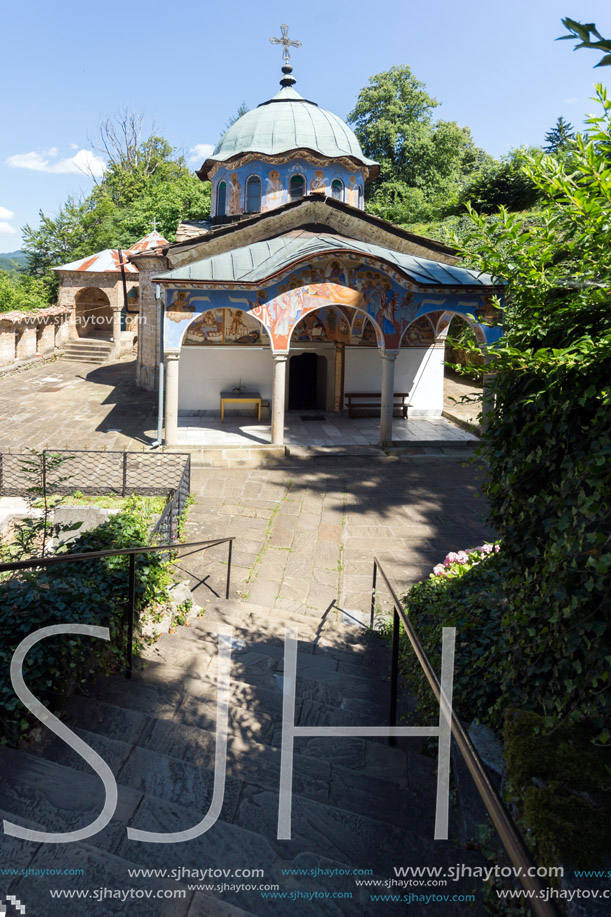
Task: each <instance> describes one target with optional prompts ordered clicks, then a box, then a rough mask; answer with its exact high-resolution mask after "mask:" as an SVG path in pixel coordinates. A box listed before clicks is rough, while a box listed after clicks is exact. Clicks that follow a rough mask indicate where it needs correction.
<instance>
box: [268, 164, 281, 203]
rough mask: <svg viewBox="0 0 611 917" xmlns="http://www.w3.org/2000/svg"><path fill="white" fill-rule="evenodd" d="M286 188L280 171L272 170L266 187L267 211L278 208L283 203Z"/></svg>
mask: <svg viewBox="0 0 611 917" xmlns="http://www.w3.org/2000/svg"><path fill="white" fill-rule="evenodd" d="M283 191H284V188H283V185H282V179H281V178H280V172H279V171H278V169H270V172H269V175H268V176H267V179H266V185H265V209H266V210H268V209H269V208H270V207H277V206H278V205H279V204H281V203H282V194H283Z"/></svg>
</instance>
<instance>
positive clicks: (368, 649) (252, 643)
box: [176, 612, 390, 672]
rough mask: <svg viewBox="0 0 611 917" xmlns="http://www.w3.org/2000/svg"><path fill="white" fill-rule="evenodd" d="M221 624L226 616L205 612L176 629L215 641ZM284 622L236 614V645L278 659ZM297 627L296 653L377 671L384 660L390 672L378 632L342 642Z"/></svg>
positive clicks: (336, 636)
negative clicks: (220, 616) (212, 617)
mask: <svg viewBox="0 0 611 917" xmlns="http://www.w3.org/2000/svg"><path fill="white" fill-rule="evenodd" d="M221 623H229V622H228V621H227V620H226V619H225V618H223V619H221V618H216V619H211V618H210V617H209V616H208V613H207V612H206V613H205V614H204V615H203V616H202V617H201V618H196V619H195V620H193V621H191V622H190V624H189V625H188V627H185V628H183V627H179V628H177V629H176V634H177V636H179V637H184V638H186V639H190V638H193V637H196V638H197V639H198V640H203V641H206V640H208V641H214V640H216V639H217V634H218V627H219V624H221ZM291 623H292V622H291ZM287 624H288V622H287ZM287 624H285V623H284V622H282V621H280V620H279V619H277V620H271V621H260V620H258V619H257V620H252V619H251V620H249V621H248V622H243V621H241V620H240V619H239V618H238V617H237V616H236V617H235V618H234V620H233V621H232V622H231V626H232V627H233V636H234V641H235V642H236V644H238V643H240V644H243V645H244V646H245V647H247V648H248V650H250V651H252V652H261V653H264V654H267V655H270V656H275V657H277V658H280V657H281V656H282V655H283V652H284V643H285V629H286V627H287ZM297 627H298V635H299V636H298V651H299V653H307V654H310V655H313V656H327V657H329V658H330V659H335V660H337V661H338V662H347V663H349V664H351V665H359V666H363V667H364V668H371V669H373V668H376V669H378V670H379V669H380V664H381V663H382V664H383V663H384V661H386V663H387V669H388V671H389V672H390V647H389V646H388V644H387V643H386V642H385V641H383V640H382V639H381V638H380V637H379V635H377V634H374V633H371V632H366V633H365V634H364V635H363V637H362V638H361V640H360V641H359V642H358V643H352V644H345V643H344V640H343V637H342V635H341V634H335V633H332V632H329V631H321V632H319V633H316V632H314V631H311V630H309V629H308V630H307V631H305V632H304V628H302V627H301V626H300V625H297ZM348 647H349V648H348Z"/></svg>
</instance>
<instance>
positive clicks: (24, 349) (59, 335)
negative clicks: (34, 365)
mask: <svg viewBox="0 0 611 917" xmlns="http://www.w3.org/2000/svg"><path fill="white" fill-rule="evenodd" d="M69 316H70V311H69V309H66V308H64V307H62V306H51V307H50V308H49V309H42V310H41V311H39V312H4V313H0V366H10V365H11V364H13V363H15V362H22V361H24V360H31V359H34V358H35V357H39V356H47V355H51V354H53V353H55V351H56V349H58V348H60V347H61V346H62V344H63V342H64V341H65V340H66V338H67V336H68V329H69Z"/></svg>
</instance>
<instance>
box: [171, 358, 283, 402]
mask: <svg viewBox="0 0 611 917" xmlns="http://www.w3.org/2000/svg"><path fill="white" fill-rule="evenodd" d="M272 374H273V367H272V354H271V351H270V350H269V348H254V347H253V348H246V347H222V348H221V347H218V348H216V347H183V348H182V350H181V351H180V368H179V374H178V410H179V411H214V412H216V413H218V412H219V411H220V393H221V392H222V391H226V390H227V389H231V388H233V386H234V385H238V384H241V385H243V386H244V387H245V388H246V389H247V390H250V391H257V392H260V393H261V397H262V398H266V399H270V398H271V396H272Z"/></svg>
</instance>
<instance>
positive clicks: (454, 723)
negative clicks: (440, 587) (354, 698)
mask: <svg viewBox="0 0 611 917" xmlns="http://www.w3.org/2000/svg"><path fill="white" fill-rule="evenodd" d="M378 570H379V571H380V574H381V576H382V579H383V580H384V582H385V584H386V586H387V588H388V591H389V592H390V594H391V596H392V600H393V605H394V614H393V630H392V663H391V685H390V695H391V700H390V716H389V721H390V726H396V723H397V691H398V682H399V632H400V628H399V622H401V624H403V627H404V628H405V632H406V634H407V636H408V638H409V641H410V643H411V645H412V648H413V650H414V652H415V654H416V657H417V659H418V662H419V663H420V666H421V668H422V670H423V672H424V674H425V676H426V679H427V681H428V683H429V684H430V686H431V688H432V690H433V694H434V695H435V698H436V700H437V702H438V703H439V704H441V685H440V682H439V679H438V677H437V673H436V672H435V670H434V669H433V666H432V665H431V662H430V660H429V658H428V656H427V655H426V653H425V651H424V649H423V648H422V644H421V643H420V640H419V639H418V635H417V634H416V631H415V630H414V628H413V626H412V624H411V622H410V621H409V619H408V617H407V615H406V614H405V610H404V608H403V606H402V605H401V602H400V601H399V599H398V597H397V593H396V592H395V590H394V588H393V586H392V584H391V582H390V581H389V579H388V577H387V576H386V573H385V572H384V568H383V567H382V565H381V564H380V561H379V560H378V558H377V557H374V558H373V585H372V590H371V617H370V624H371V626H373V623H374V615H375V600H376V582H377V571H378ZM450 727H451V730H452V736H453V738H454V740H455V742H456V745H457V746H458V749H459V751H460V753H461V755H462V756H463V759H464V761H465V764H466V765H467V768H468V769H469V773H470V774H471V776H472V778H473V782H474V783H475V788H476V790H477V792H478V793H479V795H480V797H481V800H482V802H483V803H484V806H485V807H486V811H487V812H488V815H489V816H490V819H491V821H492V824H493V825H494V827H495V828H496V830H497V832H498V835H499V837H500V839H501V843H502V844H503V847H504V848H505V850H506V852H507V856H508V857H509V859H510V861H511V864H512V866H514V867H515V868H516V869H519V873H518V878H519V880H520V883H521V885H522V887H523V888H524V889H525V890H526V891H534V892H535V894H536V895H537V896H539V895H540V894H541V893H542V892H544V891H546V890H547V886H546V885H545V883H544V882H542V881H541V879H540V878H539V877H538V876H536V875H529V874H528V872H529V870H536V866H535V863H534V861H533V859H532V857H531V855H530V852H529V850H528V848H527V846H526V844H525V843H524V840H523V839H522V836H521V835H520V833H519V831H518V829H517V827H516V825H515V823H514V821H513V819H512V818H511V816H510V815H509V813H508V812H507V811H506V809H505V806H504V805H503V803H502V801H501V799H500V797H499V795H498V793H497V792H496V790H495V789H494V787H493V785H492V783H491V782H490V778H489V777H488V774H487V772H486V769H485V767H484V764H483V762H482V760H481V758H480V757H479V755H478V753H477V751H476V750H475V748H474V746H473V743H472V742H471V739H470V738H469V736H468V734H467V733H466V731H465V729H464V727H463V725H462V723H461V722H460V720H459V719H458V717H457V716H456V714H455V713H454V710H452V715H451V722H450ZM389 742H390V744H391V745H394V744H395V739H394V736H391V737H390V738H389ZM527 901H528V903H529V904H530V906H531V907H532V909H533V911H534V913H535V914H536V915H537V917H559V911H558V910H557V908H556V906H555V905H554V904H553V902H552V901H551V900H545V899H544V898H542V897H534V898H529V899H527Z"/></svg>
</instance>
